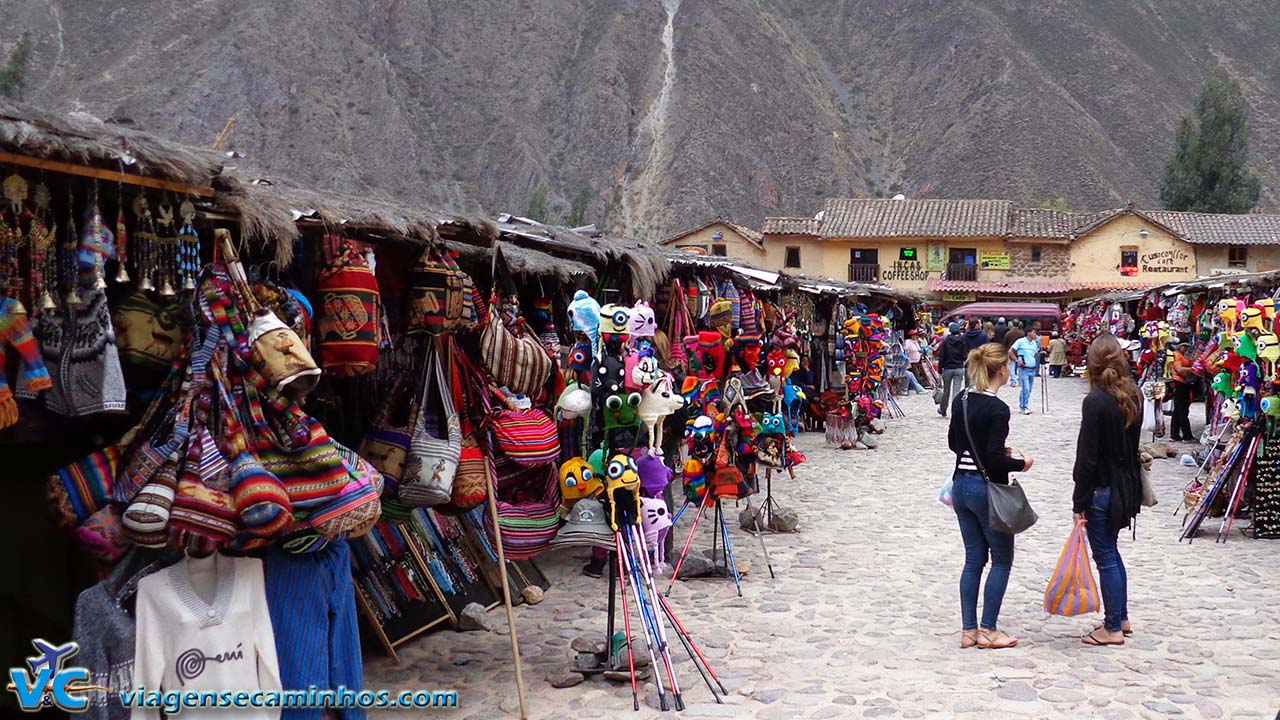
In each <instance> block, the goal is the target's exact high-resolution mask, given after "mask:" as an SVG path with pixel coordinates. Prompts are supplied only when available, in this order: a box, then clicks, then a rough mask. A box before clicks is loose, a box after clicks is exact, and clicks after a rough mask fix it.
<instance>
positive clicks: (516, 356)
mask: <svg viewBox="0 0 1280 720" xmlns="http://www.w3.org/2000/svg"><path fill="white" fill-rule="evenodd" d="M489 305H490V307H491V308H493V310H494V313H493V317H492V318H490V320H489V324H488V325H485V327H484V332H482V333H481V335H480V358H481V359H482V360H483V361H484V365H485V368H486V369H488V371H489V374H490V375H491V376H492V377H493V380H494V382H495V383H497V384H498V385H499V386H502V387H505V388H507V389H508V390H510V391H511V392H513V393H515V394H516V395H529V396H533V395H536V394H537V392H538V390H540V389H541V388H542V386H543V385H545V384H546V382H547V378H549V377H551V371H552V370H553V369H554V361H553V360H552V359H551V356H550V355H548V354H547V351H546V349H545V348H544V347H543V346H542V341H540V340H539V339H538V337H537V336H536V335H534V334H533V332H532V331H530V330H529V329H528V326H527V325H526V324H525V322H524V320H523V319H521V320H517V321H516V330H515V332H512V331H511V330H508V329H507V327H506V326H505V325H503V323H502V322H501V320H500V318H501V315H502V314H501V312H499V311H498V296H497V295H496V294H495V295H493V296H492V298H490V300H489Z"/></svg>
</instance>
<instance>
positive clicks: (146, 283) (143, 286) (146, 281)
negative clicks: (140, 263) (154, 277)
mask: <svg viewBox="0 0 1280 720" xmlns="http://www.w3.org/2000/svg"><path fill="white" fill-rule="evenodd" d="M138 289H139V290H142V291H144V292H151V291H152V290H155V289H156V284H155V283H153V282H151V276H150V275H143V276H142V280H141V281H139V282H138Z"/></svg>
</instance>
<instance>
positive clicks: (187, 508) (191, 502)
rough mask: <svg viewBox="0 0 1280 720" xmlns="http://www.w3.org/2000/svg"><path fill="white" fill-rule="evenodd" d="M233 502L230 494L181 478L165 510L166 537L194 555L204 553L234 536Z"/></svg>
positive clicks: (210, 551) (208, 552)
mask: <svg viewBox="0 0 1280 720" xmlns="http://www.w3.org/2000/svg"><path fill="white" fill-rule="evenodd" d="M236 518H237V512H236V504H235V500H233V499H232V497H231V495H230V494H228V493H225V492H222V491H220V490H214V489H213V488H210V487H206V486H205V485H202V484H201V483H199V482H196V481H193V480H187V479H183V480H182V481H180V482H179V483H178V492H177V494H176V495H175V496H174V498H173V507H172V508H171V509H170V510H169V539H170V542H171V543H172V544H173V545H175V546H177V547H183V548H186V549H187V550H189V551H191V552H192V553H195V554H197V555H208V554H210V553H213V552H216V551H217V550H218V549H219V548H221V547H222V546H224V545H226V544H227V543H229V542H231V541H232V540H233V539H234V538H235V536H236Z"/></svg>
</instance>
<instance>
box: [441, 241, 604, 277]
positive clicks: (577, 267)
mask: <svg viewBox="0 0 1280 720" xmlns="http://www.w3.org/2000/svg"><path fill="white" fill-rule="evenodd" d="M444 246H445V247H446V248H448V249H449V250H454V251H457V253H458V256H459V259H460V260H461V261H462V262H463V263H469V264H471V265H484V266H485V267H486V268H487V267H488V265H489V264H490V263H491V262H492V261H493V249H492V248H487V247H477V246H475V245H471V244H469V243H463V242H458V241H456V240H445V241H444ZM497 247H499V248H501V250H502V259H503V260H505V261H506V263H507V268H508V269H509V270H511V272H512V274H514V275H517V276H519V277H522V278H526V279H532V278H547V279H552V278H554V279H555V280H556V281H558V282H560V283H564V284H572V283H573V282H575V281H577V280H579V279H583V278H585V279H587V280H594V279H595V277H596V270H595V268H593V267H591V266H590V265H587V264H585V263H580V262H577V261H576V260H566V259H565V258H562V257H555V256H554V255H548V254H547V253H544V252H540V251H538V250H531V249H529V248H523V247H520V246H519V245H513V244H511V243H509V242H504V241H498V243H497Z"/></svg>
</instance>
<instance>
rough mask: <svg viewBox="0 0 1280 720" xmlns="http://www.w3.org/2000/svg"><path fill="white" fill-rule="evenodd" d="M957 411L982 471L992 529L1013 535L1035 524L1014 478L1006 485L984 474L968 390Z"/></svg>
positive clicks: (1020, 487)
mask: <svg viewBox="0 0 1280 720" xmlns="http://www.w3.org/2000/svg"><path fill="white" fill-rule="evenodd" d="M960 412H961V414H962V415H963V416H964V434H965V436H966V437H968V438H969V452H971V453H973V462H974V464H976V465H977V466H978V470H980V471H982V477H983V479H985V480H986V481H987V524H988V525H990V526H991V529H992V530H996V531H999V532H1003V533H1010V534H1012V535H1016V534H1018V533H1020V532H1022V531H1023V530H1026V529H1027V528H1029V527H1031V526H1032V525H1035V524H1036V521H1037V520H1039V519H1040V516H1039V515H1036V511H1035V510H1033V509H1032V508H1031V502H1030V501H1028V500H1027V493H1026V492H1024V491H1023V489H1022V486H1021V485H1019V484H1018V481H1017V480H1014V479H1013V478H1009V484H1008V485H1001V484H1000V483H993V482H991V477H990V476H989V475H987V466H986V465H983V464H982V453H980V452H979V451H978V445H977V443H975V442H974V441H973V431H972V430H970V429H969V391H968V390H965V391H964V393H963V394H962V395H961V396H960Z"/></svg>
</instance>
